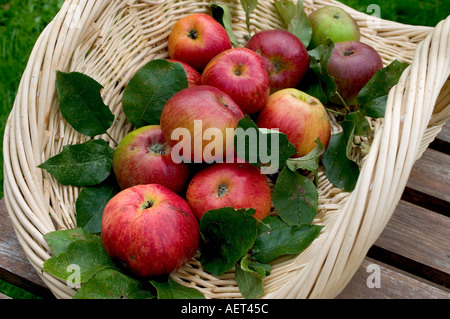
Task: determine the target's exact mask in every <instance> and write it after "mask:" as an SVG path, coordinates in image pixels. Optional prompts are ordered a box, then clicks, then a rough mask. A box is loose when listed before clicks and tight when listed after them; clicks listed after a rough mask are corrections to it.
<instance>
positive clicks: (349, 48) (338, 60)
mask: <svg viewBox="0 0 450 319" xmlns="http://www.w3.org/2000/svg"><path fill="white" fill-rule="evenodd" d="M382 67H383V61H382V60H381V57H380V55H379V54H378V52H377V51H376V50H375V49H374V48H372V47H371V46H370V45H368V44H365V43H362V42H359V41H347V42H339V43H336V44H335V45H334V49H333V53H332V54H331V57H330V59H329V61H328V74H329V75H330V76H333V77H334V79H335V81H336V85H337V91H338V93H339V94H340V95H341V97H342V99H343V100H344V101H345V102H346V104H348V105H356V104H357V96H358V93H359V91H361V89H362V88H363V87H364V86H365V85H366V84H367V82H368V81H369V80H370V79H371V78H372V77H373V75H374V74H375V73H376V72H377V71H378V70H379V69H381V68H382ZM336 102H339V101H336Z"/></svg>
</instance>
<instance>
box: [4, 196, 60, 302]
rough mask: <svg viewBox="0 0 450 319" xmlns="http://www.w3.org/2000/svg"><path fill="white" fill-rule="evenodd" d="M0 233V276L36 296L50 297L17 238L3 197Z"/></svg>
mask: <svg viewBox="0 0 450 319" xmlns="http://www.w3.org/2000/svg"><path fill="white" fill-rule="evenodd" d="M0 234H1V236H0V278H2V279H4V280H6V281H8V282H10V283H12V284H14V285H16V286H18V287H20V288H23V289H25V290H27V291H30V292H32V293H34V294H36V295H38V296H41V297H51V296H52V295H51V293H50V291H49V290H48V288H47V287H46V285H45V284H44V282H43V281H42V279H41V278H40V277H39V276H38V274H37V272H36V270H35V269H34V268H33V266H31V264H30V262H29V261H28V259H27V257H26V255H25V252H24V251H23V249H22V247H21V246H20V243H19V241H18V240H17V237H16V234H15V232H14V229H13V226H12V222H11V219H10V217H9V215H8V212H7V210H6V205H5V200H4V199H1V200H0Z"/></svg>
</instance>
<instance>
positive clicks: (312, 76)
mask: <svg viewBox="0 0 450 319" xmlns="http://www.w3.org/2000/svg"><path fill="white" fill-rule="evenodd" d="M298 88H299V90H300V91H303V92H305V93H307V94H309V95H311V96H314V97H315V98H317V99H318V100H319V101H320V102H321V103H322V104H323V105H326V104H327V103H328V96H327V95H326V94H325V91H324V88H323V87H322V83H321V82H320V80H319V77H318V76H317V74H316V72H315V71H314V70H313V69H311V68H309V69H308V70H307V71H306V74H305V75H304V76H303V78H302V80H301V82H300V83H299V85H298Z"/></svg>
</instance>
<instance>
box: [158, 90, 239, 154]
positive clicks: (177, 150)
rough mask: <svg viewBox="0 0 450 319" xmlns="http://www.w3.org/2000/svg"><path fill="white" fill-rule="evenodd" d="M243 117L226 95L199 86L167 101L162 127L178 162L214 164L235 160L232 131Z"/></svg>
mask: <svg viewBox="0 0 450 319" xmlns="http://www.w3.org/2000/svg"><path fill="white" fill-rule="evenodd" d="M242 117H244V114H243V113H242V111H241V109H240V108H239V106H238V105H237V104H236V103H235V102H234V101H233V100H232V99H231V98H230V97H229V96H228V95H227V94H225V93H224V92H222V91H221V90H219V89H218V88H215V87H213V86H209V85H197V86H193V87H188V88H186V89H183V90H181V91H179V92H177V93H175V94H174V95H173V96H172V97H171V98H170V99H169V100H168V101H167V103H166V104H165V106H164V108H163V110H162V112H161V119H160V123H161V129H162V131H163V134H164V137H165V139H166V140H167V141H168V143H169V144H170V145H171V146H172V147H173V149H172V158H176V161H177V162H179V161H184V162H188V163H190V162H195V163H200V162H207V163H212V162H214V161H223V159H224V158H226V157H227V156H228V155H229V156H233V153H234V131H233V132H231V131H230V129H233V130H234V129H235V128H236V127H237V125H238V123H239V120H240V119H241V118H242ZM227 129H228V130H227ZM227 131H228V132H227Z"/></svg>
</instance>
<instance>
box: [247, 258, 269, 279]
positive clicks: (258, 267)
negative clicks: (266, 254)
mask: <svg viewBox="0 0 450 319" xmlns="http://www.w3.org/2000/svg"><path fill="white" fill-rule="evenodd" d="M240 267H241V268H242V269H243V270H245V271H254V272H256V273H258V275H259V276H261V278H266V277H267V276H269V275H270V273H271V271H272V266H270V265H269V264H262V263H260V262H257V261H254V260H250V258H249V255H245V256H244V257H242V259H241V262H240Z"/></svg>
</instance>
